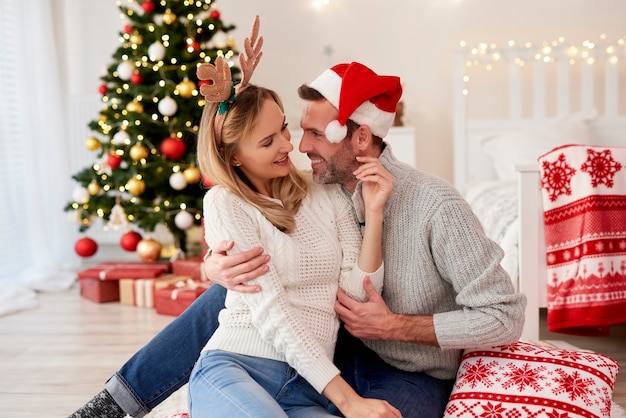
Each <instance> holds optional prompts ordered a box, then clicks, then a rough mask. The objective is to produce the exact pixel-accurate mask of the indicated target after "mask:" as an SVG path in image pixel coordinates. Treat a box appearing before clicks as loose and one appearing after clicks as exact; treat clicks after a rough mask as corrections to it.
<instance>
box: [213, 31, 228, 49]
mask: <svg viewBox="0 0 626 418" xmlns="http://www.w3.org/2000/svg"><path fill="white" fill-rule="evenodd" d="M211 41H213V45H215V47H216V48H217V49H224V48H226V47H227V46H228V35H227V34H226V32H222V31H219V32H216V33H215V35H213V38H211Z"/></svg>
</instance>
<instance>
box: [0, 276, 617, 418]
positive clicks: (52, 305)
mask: <svg viewBox="0 0 626 418" xmlns="http://www.w3.org/2000/svg"><path fill="white" fill-rule="evenodd" d="M39 302H40V307H39V308H37V309H32V310H27V311H22V312H18V313H16V314H13V315H9V316H4V317H0V341H1V344H0V416H1V417H9V418H14V417H15V418H17V417H32V418H47V417H50V418H55V417H56V418H58V417H67V416H68V415H69V414H70V413H72V412H73V411H74V410H75V409H76V408H77V407H79V406H80V405H82V404H83V403H84V402H86V401H87V400H88V399H90V398H91V396H92V395H93V394H95V393H97V392H99V391H100V390H102V388H103V385H104V382H105V381H106V379H107V378H108V377H109V376H111V375H112V374H113V373H114V372H115V371H116V370H117V369H118V368H119V367H120V366H121V365H122V364H123V363H124V362H125V361H126V360H127V359H128V357H129V356H130V355H131V354H132V353H134V352H135V351H136V350H137V349H139V348H140V347H142V346H143V345H144V344H145V343H146V342H147V341H149V339H150V338H151V337H152V336H153V335H154V334H155V333H157V332H158V331H159V330H160V329H161V328H163V327H164V326H165V325H167V324H168V323H169V322H170V321H171V320H172V319H173V318H172V317H169V316H163V315H158V314H156V313H155V311H154V310H152V309H144V308H135V307H130V306H124V305H120V304H119V303H106V304H96V303H93V302H90V301H88V300H85V299H82V298H80V297H79V296H78V290H77V289H76V288H73V289H71V290H69V291H65V292H61V293H43V294H40V295H39ZM544 329H545V327H544ZM542 338H543V339H552V340H566V341H568V342H570V343H571V344H573V345H576V346H578V347H581V348H586V349H590V350H594V351H597V352H601V353H604V354H607V355H609V356H611V357H613V358H615V359H616V360H618V361H620V364H621V367H622V372H621V374H620V375H619V376H618V384H617V387H616V388H615V395H614V399H615V400H616V402H617V403H618V404H620V405H621V406H622V407H626V348H625V347H626V326H624V327H622V326H620V327H615V329H614V332H613V336H612V337H611V338H595V339H590V338H577V337H567V336H564V335H561V334H549V333H547V332H544V333H543V334H542Z"/></svg>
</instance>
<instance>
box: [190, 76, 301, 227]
mask: <svg viewBox="0 0 626 418" xmlns="http://www.w3.org/2000/svg"><path fill="white" fill-rule="evenodd" d="M266 99H270V100H273V101H274V102H276V103H277V104H278V106H279V107H280V109H281V110H283V111H284V108H283V104H282V102H281V100H280V97H278V95H277V94H276V93H275V92H274V91H272V90H269V89H266V88H263V87H259V86H255V85H252V84H249V85H248V86H247V87H246V88H245V89H243V90H242V91H241V92H239V93H238V94H237V98H236V100H235V101H234V102H233V104H232V105H231V107H230V109H229V110H228V113H227V114H226V118H225V119H224V124H223V126H222V129H221V138H220V139H221V141H220V142H219V143H217V141H216V135H215V129H214V126H215V117H216V115H217V109H218V106H219V103H207V105H206V106H205V108H204V111H203V113H202V120H201V121H200V130H199V132H198V151H197V156H198V166H199V168H200V172H201V173H202V175H203V176H204V177H206V178H207V179H209V180H210V181H211V182H212V183H214V184H218V185H220V186H223V187H226V188H227V189H228V190H230V191H231V192H232V193H234V194H235V195H237V196H239V197H241V198H242V199H244V200H245V201H247V202H248V203H250V204H251V205H253V206H255V207H256V208H257V209H259V210H260V211H261V213H262V214H263V216H265V218H267V220H268V221H270V222H271V223H272V224H273V225H274V226H276V228H278V229H279V230H280V231H282V232H285V233H291V232H293V231H294V229H295V227H296V223H295V219H294V216H295V214H296V213H297V212H298V209H299V208H300V205H301V204H302V200H303V199H304V197H305V195H306V193H307V190H308V183H307V180H306V178H305V177H304V175H303V174H302V173H301V172H300V171H299V170H298V169H297V168H296V167H295V166H294V165H293V163H292V162H291V161H290V162H289V164H290V166H291V170H289V174H288V175H287V176H285V177H279V178H275V179H272V180H271V182H270V191H271V193H272V197H273V198H275V199H278V200H280V201H281V202H282V203H283V205H282V206H281V205H280V204H278V203H275V202H272V201H270V200H268V199H267V198H265V197H263V196H261V195H260V194H259V193H257V191H256V189H255V188H254V186H253V185H252V183H251V182H250V181H249V180H248V179H247V178H246V176H245V175H244V174H243V172H242V171H241V170H240V169H239V168H237V167H234V166H233V165H232V164H231V161H232V159H233V156H234V155H235V153H236V152H237V149H238V147H239V143H240V142H241V140H242V138H245V137H246V136H248V135H250V132H251V131H252V129H253V128H254V124H255V123H256V121H257V119H258V117H259V114H260V112H261V107H262V106H263V102H264V101H265V100H266Z"/></svg>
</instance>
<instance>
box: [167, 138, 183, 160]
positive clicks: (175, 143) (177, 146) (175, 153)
mask: <svg viewBox="0 0 626 418" xmlns="http://www.w3.org/2000/svg"><path fill="white" fill-rule="evenodd" d="M186 152H187V144H185V141H183V140H182V139H179V138H175V137H173V136H170V137H169V138H165V139H164V140H163V142H161V154H163V156H164V157H165V158H167V159H168V160H178V159H179V158H181V157H182V156H183V155H185V153H186Z"/></svg>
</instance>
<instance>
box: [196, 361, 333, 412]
mask: <svg viewBox="0 0 626 418" xmlns="http://www.w3.org/2000/svg"><path fill="white" fill-rule="evenodd" d="M189 412H190V415H191V416H192V417H194V418H211V417H216V418H217V417H241V418H244V417H249V418H281V417H285V418H286V417H289V418H328V417H333V416H334V415H332V414H330V413H329V412H328V400H327V399H326V398H325V397H324V396H323V395H321V394H319V393H318V392H317V391H316V390H315V389H314V388H313V387H312V386H311V385H310V384H309V383H308V382H307V381H306V380H305V379H304V378H303V377H302V376H300V375H299V374H298V373H297V372H296V371H295V370H294V369H293V368H292V367H290V366H289V364H287V363H285V362H282V361H276V360H269V359H265V358H260V357H251V356H244V355H241V354H235V353H230V352H226V351H219V350H213V351H207V352H204V353H202V355H201V356H200V360H199V361H198V363H197V364H196V366H195V368H194V369H193V371H192V372H191V378H190V381H189Z"/></svg>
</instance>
